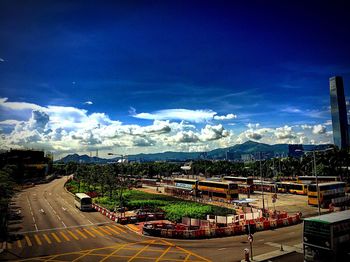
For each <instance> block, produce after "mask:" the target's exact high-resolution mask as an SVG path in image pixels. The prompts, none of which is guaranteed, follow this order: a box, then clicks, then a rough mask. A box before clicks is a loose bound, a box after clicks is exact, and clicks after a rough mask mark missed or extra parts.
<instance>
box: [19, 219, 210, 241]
mask: <svg viewBox="0 0 350 262" xmlns="http://www.w3.org/2000/svg"><path fill="white" fill-rule="evenodd" d="M62 223H63V222H62ZM106 224H111V225H114V224H115V223H113V222H103V223H95V224H92V225H91V224H85V225H76V226H69V227H67V226H66V227H55V228H48V229H40V230H38V231H33V230H32V231H19V232H16V233H18V234H29V233H35V232H45V231H54V230H60V229H70V228H78V227H90V226H102V225H106ZM210 239H211V238H210Z"/></svg>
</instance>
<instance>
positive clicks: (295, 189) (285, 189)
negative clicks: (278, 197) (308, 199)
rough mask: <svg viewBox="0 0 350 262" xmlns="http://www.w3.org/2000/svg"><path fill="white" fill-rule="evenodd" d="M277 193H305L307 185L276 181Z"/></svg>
mask: <svg viewBox="0 0 350 262" xmlns="http://www.w3.org/2000/svg"><path fill="white" fill-rule="evenodd" d="M276 186H277V192H278V193H290V194H297V195H307V185H304V184H299V183H293V182H278V183H276Z"/></svg>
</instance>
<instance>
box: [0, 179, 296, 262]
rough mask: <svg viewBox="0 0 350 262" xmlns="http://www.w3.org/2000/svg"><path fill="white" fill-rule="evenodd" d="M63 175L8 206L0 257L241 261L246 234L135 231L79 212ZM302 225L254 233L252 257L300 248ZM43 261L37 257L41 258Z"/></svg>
mask: <svg viewBox="0 0 350 262" xmlns="http://www.w3.org/2000/svg"><path fill="white" fill-rule="evenodd" d="M65 181H66V178H65V177H63V178H60V179H56V180H54V181H52V182H50V183H48V184H42V185H37V186H35V187H32V188H28V189H25V190H23V191H21V192H20V193H19V194H18V195H17V196H16V197H15V198H14V199H13V204H12V206H11V208H12V210H13V211H14V212H15V213H16V214H17V216H15V217H14V218H13V219H12V221H11V224H10V229H11V234H12V238H11V241H9V242H8V243H7V248H6V250H5V252H3V253H2V254H0V260H1V259H9V260H23V259H24V260H26V261H39V259H36V257H43V256H47V257H46V258H45V259H44V260H55V261H58V260H59V261H63V260H64V261H73V260H75V261H166V260H167V261H191V260H192V261H218V262H220V261H240V260H241V259H242V258H243V250H244V249H245V248H249V242H248V239H247V236H246V235H242V236H233V237H227V238H214V239H202V240H173V239H161V238H153V237H146V236H141V235H138V234H136V233H135V232H133V231H131V230H129V228H128V227H125V226H121V225H119V224H116V223H114V222H111V221H110V220H109V219H107V218H106V217H104V216H103V215H101V214H100V213H98V212H81V211H79V210H78V209H76V208H75V206H74V203H73V196H72V195H71V194H70V193H68V192H66V190H65V189H64V182H65ZM301 229H302V227H301V225H296V226H291V227H286V228H280V229H277V230H271V231H264V232H258V233H255V234H254V241H253V252H254V256H256V255H260V254H264V253H267V252H271V251H276V250H278V249H280V245H281V244H283V245H284V246H288V247H300V244H301V241H302V239H301ZM41 260H42V259H40V261H41Z"/></svg>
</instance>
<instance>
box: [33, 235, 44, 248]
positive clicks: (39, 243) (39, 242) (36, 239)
mask: <svg viewBox="0 0 350 262" xmlns="http://www.w3.org/2000/svg"><path fill="white" fill-rule="evenodd" d="M34 238H35V241H36V242H37V243H38V245H39V246H41V245H42V244H43V243H42V242H41V240H40V238H39V237H38V236H37V235H34Z"/></svg>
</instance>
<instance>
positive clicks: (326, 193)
mask: <svg viewBox="0 0 350 262" xmlns="http://www.w3.org/2000/svg"><path fill="white" fill-rule="evenodd" d="M318 188H319V194H320V196H319V203H320V206H321V207H322V208H327V207H328V206H329V204H330V203H331V202H332V199H336V198H339V197H343V196H345V183H344V182H329V183H321V184H318ZM307 201H308V204H309V205H315V206H317V187H316V184H311V185H309V186H308V200H307Z"/></svg>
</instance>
